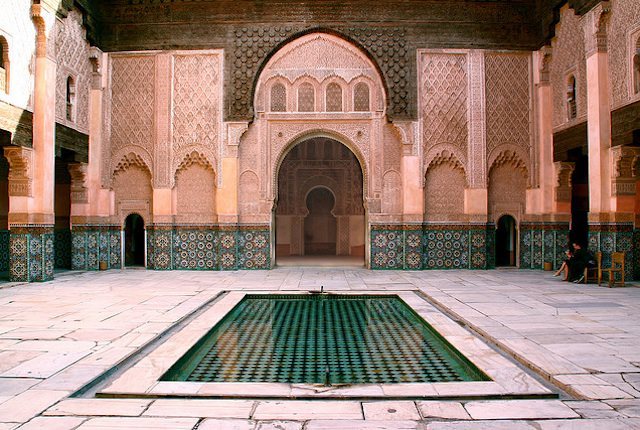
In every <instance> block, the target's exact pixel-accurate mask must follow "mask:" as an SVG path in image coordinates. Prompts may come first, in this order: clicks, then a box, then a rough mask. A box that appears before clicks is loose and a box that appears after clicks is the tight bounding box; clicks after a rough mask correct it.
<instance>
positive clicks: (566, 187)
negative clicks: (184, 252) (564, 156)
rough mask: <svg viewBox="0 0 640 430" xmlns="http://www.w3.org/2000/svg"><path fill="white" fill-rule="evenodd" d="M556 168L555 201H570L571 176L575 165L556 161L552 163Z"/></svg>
mask: <svg viewBox="0 0 640 430" xmlns="http://www.w3.org/2000/svg"><path fill="white" fill-rule="evenodd" d="M553 164H554V166H555V168H556V187H555V194H556V201H557V202H570V201H571V175H572V174H573V171H574V170H575V168H576V165H575V163H570V162H566V161H557V162H555V163H553Z"/></svg>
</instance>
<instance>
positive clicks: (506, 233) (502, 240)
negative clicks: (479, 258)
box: [496, 215, 518, 267]
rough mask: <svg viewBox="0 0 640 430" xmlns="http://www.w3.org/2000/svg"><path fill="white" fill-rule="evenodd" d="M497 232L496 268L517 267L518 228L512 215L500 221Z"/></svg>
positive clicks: (501, 218)
mask: <svg viewBox="0 0 640 430" xmlns="http://www.w3.org/2000/svg"><path fill="white" fill-rule="evenodd" d="M497 227H498V228H497V230H496V266H502V267H505V266H507V267H508V266H515V265H516V243H517V236H518V232H517V228H516V220H515V219H514V218H513V217H512V216H511V215H503V216H501V217H500V219H499V220H498V226H497Z"/></svg>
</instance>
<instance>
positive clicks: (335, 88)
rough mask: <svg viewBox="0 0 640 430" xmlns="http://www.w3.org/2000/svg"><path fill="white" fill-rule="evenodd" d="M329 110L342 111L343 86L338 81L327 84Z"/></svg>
mask: <svg viewBox="0 0 640 430" xmlns="http://www.w3.org/2000/svg"><path fill="white" fill-rule="evenodd" d="M327 112H342V88H341V87H340V85H338V84H336V83H331V84H329V85H327Z"/></svg>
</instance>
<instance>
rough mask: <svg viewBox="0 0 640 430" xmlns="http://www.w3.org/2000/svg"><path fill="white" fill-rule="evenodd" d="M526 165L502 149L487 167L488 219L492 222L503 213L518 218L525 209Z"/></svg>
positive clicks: (515, 155) (510, 152)
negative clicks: (488, 167)
mask: <svg viewBox="0 0 640 430" xmlns="http://www.w3.org/2000/svg"><path fill="white" fill-rule="evenodd" d="M528 177H529V174H528V171H527V167H526V165H525V163H524V161H522V159H521V158H520V157H518V155H517V154H516V153H514V152H512V151H509V150H505V151H502V152H501V153H500V154H499V155H498V156H497V157H496V158H495V161H494V162H493V164H491V165H490V169H489V187H488V188H489V190H488V194H489V196H488V204H489V208H488V209H489V220H490V221H491V222H493V223H496V222H497V221H498V218H499V217H500V216H501V215H503V214H511V215H512V216H513V217H514V218H515V219H520V217H521V216H522V214H524V213H525V210H526V193H527V187H528Z"/></svg>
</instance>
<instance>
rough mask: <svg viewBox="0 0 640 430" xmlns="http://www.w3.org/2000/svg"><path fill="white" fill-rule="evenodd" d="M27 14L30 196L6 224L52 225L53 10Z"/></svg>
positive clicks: (37, 7)
mask: <svg viewBox="0 0 640 430" xmlns="http://www.w3.org/2000/svg"><path fill="white" fill-rule="evenodd" d="M31 14H32V18H33V21H34V23H35V26H36V30H37V40H36V43H37V45H36V61H35V82H34V90H33V93H34V94H33V100H34V102H33V165H34V169H33V197H32V199H31V202H30V205H29V209H28V213H27V214H15V213H13V214H12V213H10V214H9V222H12V221H17V222H20V223H24V222H27V223H35V224H51V225H53V223H54V208H53V195H54V171H55V169H54V166H55V125H56V123H55V102H56V87H55V82H56V61H55V52H53V51H54V44H53V43H52V41H51V40H49V39H50V35H51V32H52V31H53V26H54V23H55V11H50V10H48V9H47V8H46V7H45V6H44V5H41V4H34V5H33V6H32V8H31ZM24 215H26V217H25V216H24ZM16 216H17V218H18V219H16ZM12 218H13V219H12ZM25 218H26V219H25Z"/></svg>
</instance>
